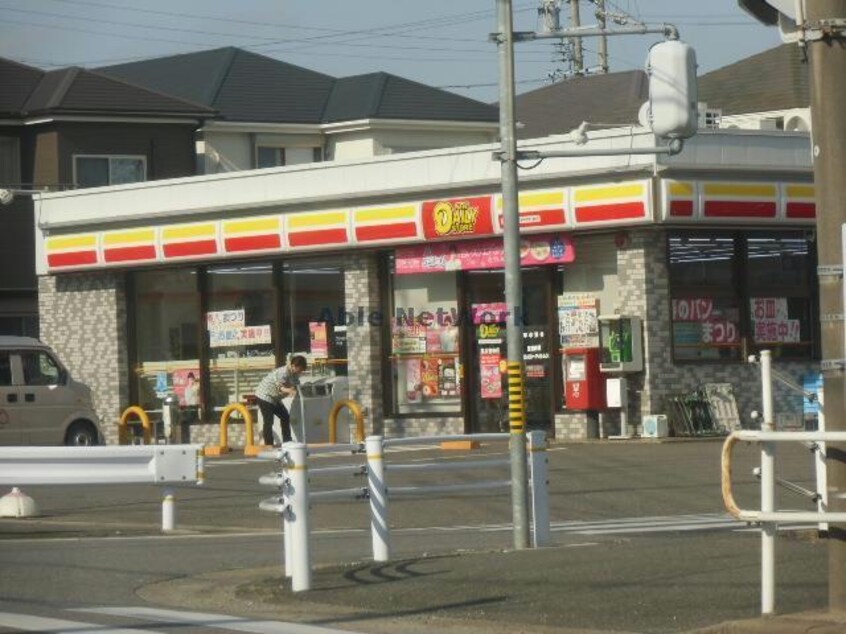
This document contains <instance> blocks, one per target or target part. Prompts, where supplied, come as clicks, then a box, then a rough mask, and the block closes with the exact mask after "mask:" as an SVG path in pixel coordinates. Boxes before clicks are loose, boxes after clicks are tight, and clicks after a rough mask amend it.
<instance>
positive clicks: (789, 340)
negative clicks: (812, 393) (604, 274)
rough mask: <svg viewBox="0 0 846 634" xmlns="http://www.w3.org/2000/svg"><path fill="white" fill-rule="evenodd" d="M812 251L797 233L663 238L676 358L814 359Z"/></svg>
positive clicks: (687, 234) (689, 234)
mask: <svg viewBox="0 0 846 634" xmlns="http://www.w3.org/2000/svg"><path fill="white" fill-rule="evenodd" d="M812 251H813V249H812V243H811V242H810V241H809V239H808V238H807V236H805V234H804V233H803V232H802V231H782V232H774V231H770V232H763V231H736V232H723V233H705V232H694V231H686V232H677V233H674V234H671V235H670V236H669V238H668V255H669V267H670V294H671V309H672V331H673V358H674V360H676V361H717V360H733V361H740V360H742V359H743V358H744V355H745V354H749V353H753V352H757V351H759V350H762V349H769V350H772V351H773V353H774V355H775V356H776V357H782V358H797V359H808V358H810V357H811V355H812V354H813V350H814V347H815V346H814V340H815V337H816V335H815V333H814V328H813V323H814V315H813V312H814V311H813V302H812V284H811V271H812V267H813V262H814V255H813V252H812Z"/></svg>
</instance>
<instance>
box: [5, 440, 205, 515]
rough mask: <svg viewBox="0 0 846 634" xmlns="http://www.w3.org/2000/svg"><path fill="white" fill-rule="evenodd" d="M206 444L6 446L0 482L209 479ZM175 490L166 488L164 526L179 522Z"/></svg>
mask: <svg viewBox="0 0 846 634" xmlns="http://www.w3.org/2000/svg"><path fill="white" fill-rule="evenodd" d="M204 480H205V472H204V467H203V447H202V445H129V446H100V447H0V485H12V486H19V485H24V484H32V485H45V484H46V485H51V486H55V485H67V484H138V483H149V484H167V483H173V482H196V483H197V484H198V485H200V484H203V483H204ZM175 522H176V520H175V508H174V494H173V492H172V491H169V490H165V491H164V496H163V500H162V530H163V531H170V530H173V529H174V528H175Z"/></svg>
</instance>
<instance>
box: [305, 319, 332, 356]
mask: <svg viewBox="0 0 846 634" xmlns="http://www.w3.org/2000/svg"><path fill="white" fill-rule="evenodd" d="M308 331H309V335H310V339H311V354H312V356H313V357H314V358H315V359H326V358H327V357H328V356H329V337H328V336H327V333H326V322H323V321H310V322H308Z"/></svg>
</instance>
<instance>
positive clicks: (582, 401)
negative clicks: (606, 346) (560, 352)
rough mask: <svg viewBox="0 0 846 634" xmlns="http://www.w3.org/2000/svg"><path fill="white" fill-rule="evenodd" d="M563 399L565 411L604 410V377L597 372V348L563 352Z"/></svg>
mask: <svg viewBox="0 0 846 634" xmlns="http://www.w3.org/2000/svg"><path fill="white" fill-rule="evenodd" d="M564 398H565V399H566V400H565V404H566V407H567V409H579V410H600V409H605V407H606V406H605V376H604V375H603V374H602V372H600V371H599V348H569V349H567V350H565V351H564Z"/></svg>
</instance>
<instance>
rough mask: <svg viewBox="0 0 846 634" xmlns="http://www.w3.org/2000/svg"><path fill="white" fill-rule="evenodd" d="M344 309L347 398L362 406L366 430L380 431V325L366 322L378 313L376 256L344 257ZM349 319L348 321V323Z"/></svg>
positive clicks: (359, 254)
mask: <svg viewBox="0 0 846 634" xmlns="http://www.w3.org/2000/svg"><path fill="white" fill-rule="evenodd" d="M344 279H345V282H346V292H345V296H344V301H345V303H346V310H347V312H348V313H351V314H352V316H353V318H352V319H348V320H347V321H348V324H347V368H348V372H349V377H350V398H351V399H353V400H355V401H358V402H359V403H360V404H361V406H362V407H363V408H364V411H365V417H364V428H365V433H367V434H382V433H384V410H383V407H382V402H383V399H382V383H383V381H382V355H383V354H387V353H386V352H384V351H383V349H382V333H381V326H379V325H374V324H371V323H370V319H368V317H369V316H370V315H371V314H377V315H379V314H381V300H380V294H379V291H380V284H379V267H378V258H377V256H376V254H374V253H352V254H350V255H348V256H346V257H345V258H344ZM349 322H352V323H349Z"/></svg>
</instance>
